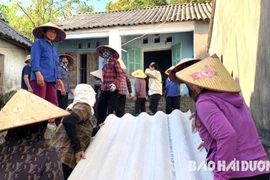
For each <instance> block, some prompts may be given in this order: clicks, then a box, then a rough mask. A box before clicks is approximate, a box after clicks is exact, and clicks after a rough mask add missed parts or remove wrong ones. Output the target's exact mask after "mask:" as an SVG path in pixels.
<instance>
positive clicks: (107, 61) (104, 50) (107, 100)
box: [96, 45, 123, 124]
mask: <svg viewBox="0 0 270 180" xmlns="http://www.w3.org/2000/svg"><path fill="white" fill-rule="evenodd" d="M96 52H97V54H98V55H99V56H100V57H102V58H103V62H102V77H103V82H102V86H101V93H100V96H99V101H98V107H97V109H98V114H97V116H98V119H97V121H98V124H101V123H103V122H104V121H105V119H106V117H107V108H108V107H111V108H112V110H113V111H115V112H116V116H118V117H120V116H121V111H120V108H119V106H118V103H115V102H118V88H119V85H120V81H121V78H122V73H123V70H122V69H121V67H120V64H119V62H118V60H117V59H118V58H119V54H118V52H117V51H116V50H115V49H113V48H112V47H111V46H109V45H102V46H99V47H97V49H96Z"/></svg>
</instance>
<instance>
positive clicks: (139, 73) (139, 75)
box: [131, 69, 147, 78]
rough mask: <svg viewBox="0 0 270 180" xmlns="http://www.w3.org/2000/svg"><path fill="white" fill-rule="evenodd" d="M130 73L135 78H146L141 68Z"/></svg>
mask: <svg viewBox="0 0 270 180" xmlns="http://www.w3.org/2000/svg"><path fill="white" fill-rule="evenodd" d="M131 75H132V76H133V77H135V78H146V77H147V76H146V74H145V73H144V72H143V70H141V69H138V70H136V71H134V72H132V73H131Z"/></svg>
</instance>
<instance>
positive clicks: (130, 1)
mask: <svg viewBox="0 0 270 180" xmlns="http://www.w3.org/2000/svg"><path fill="white" fill-rule="evenodd" d="M167 4H168V3H167V1H166V0H117V1H116V2H114V3H113V2H109V3H108V4H107V5H106V10H107V11H119V10H131V9H136V8H148V7H153V6H163V5H167Z"/></svg>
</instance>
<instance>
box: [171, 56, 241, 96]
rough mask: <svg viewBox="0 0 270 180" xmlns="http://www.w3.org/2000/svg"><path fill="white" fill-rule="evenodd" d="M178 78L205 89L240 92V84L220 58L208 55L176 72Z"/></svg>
mask: <svg viewBox="0 0 270 180" xmlns="http://www.w3.org/2000/svg"><path fill="white" fill-rule="evenodd" d="M176 76H177V78H179V79H180V80H181V81H183V82H185V83H189V84H193V85H196V86H199V87H202V88H204V89H210V90H213V91H220V92H235V93H236V92H240V91H241V89H240V87H239V85H238V84H237V83H236V82H235V81H234V79H233V78H232V77H231V75H230V74H229V72H228V71H227V69H226V68H225V66H224V65H223V64H222V63H221V62H220V60H219V59H218V58H213V57H208V58H206V59H203V60H201V61H200V62H197V63H195V64H193V65H191V66H189V67H187V68H185V69H183V70H182V71H179V72H177V73H176Z"/></svg>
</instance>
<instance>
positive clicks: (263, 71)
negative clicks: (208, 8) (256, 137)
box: [210, 0, 270, 139]
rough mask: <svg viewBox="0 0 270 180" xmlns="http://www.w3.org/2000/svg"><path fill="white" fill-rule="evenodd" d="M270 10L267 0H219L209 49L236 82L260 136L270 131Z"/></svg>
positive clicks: (269, 3) (269, 2)
mask: <svg viewBox="0 0 270 180" xmlns="http://www.w3.org/2000/svg"><path fill="white" fill-rule="evenodd" d="M269 7H270V1H269V0H257V1H254V0H245V1H227V0H218V1H217V2H216V11H215V17H214V26H213V35H212V41H211V47H210V54H211V53H214V52H215V53H217V54H218V55H219V56H221V55H222V56H223V63H224V65H225V66H226V67H227V69H228V71H229V72H230V73H233V77H234V78H235V79H236V81H237V82H239V84H240V86H241V89H242V95H243V97H244V99H245V102H246V103H247V105H248V106H249V107H250V109H251V113H252V116H253V118H254V120H255V122H256V125H257V128H258V130H259V133H260V135H262V136H266V135H269V131H270V121H269V118H270V108H268V107H269V102H270V91H269V89H270V83H269V82H270V76H269V72H270V59H269V57H270V49H269V47H270V36H269V34H270V28H269V27H270V22H269V19H270V12H269ZM268 137H270V136H268ZM268 139H269V138H268Z"/></svg>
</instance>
